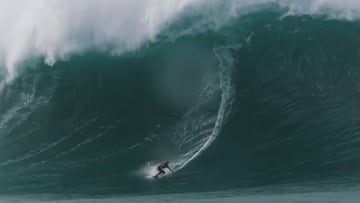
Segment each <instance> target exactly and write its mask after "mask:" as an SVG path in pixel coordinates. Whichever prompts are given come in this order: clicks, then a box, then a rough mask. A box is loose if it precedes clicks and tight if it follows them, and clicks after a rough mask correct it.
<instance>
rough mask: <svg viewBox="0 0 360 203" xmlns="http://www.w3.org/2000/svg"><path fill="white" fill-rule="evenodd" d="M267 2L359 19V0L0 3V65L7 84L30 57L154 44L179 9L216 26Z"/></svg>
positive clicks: (302, 11)
mask: <svg viewBox="0 0 360 203" xmlns="http://www.w3.org/2000/svg"><path fill="white" fill-rule="evenodd" d="M269 3H278V4H279V5H281V6H283V7H286V8H289V9H290V12H289V13H291V14H327V15H330V16H332V17H339V18H347V19H359V18H360V14H359V13H360V12H359V10H360V1H358V0H303V1H298V0H207V1H206V0H166V1H162V0H137V1H132V0H122V1H118V0H77V1H63V0H52V1H48V0H32V1H22V0H3V1H2V2H1V6H0V28H1V32H0V67H6V72H7V81H10V80H12V79H13V78H14V77H15V76H16V75H17V67H18V66H19V63H21V62H22V61H24V60H26V59H29V58H31V57H44V59H45V62H46V63H47V64H50V65H52V64H54V63H55V62H56V61H57V60H65V59H67V58H68V57H69V56H70V55H72V54H77V53H82V52H84V51H87V50H89V49H96V50H100V51H110V52H112V53H114V54H121V53H124V52H127V51H131V50H134V49H137V48H139V47H140V46H141V45H142V44H144V43H145V42H148V41H151V40H154V39H155V37H156V35H157V34H159V32H161V30H162V29H163V28H164V27H166V26H167V25H169V24H171V23H172V22H173V21H174V20H176V19H177V18H178V17H179V16H180V14H182V13H184V11H188V12H204V13H205V12H206V16H207V15H208V12H209V11H216V12H212V15H211V18H210V17H209V19H208V20H211V21H214V22H218V23H219V24H220V25H221V24H222V23H224V22H221V21H226V20H227V19H229V17H234V16H238V15H241V13H243V11H244V10H246V11H248V10H249V7H252V6H257V5H263V4H269ZM219 4H224V5H225V6H221V5H219ZM189 7H192V8H198V9H188V8H189ZM204 8H210V10H209V9H204ZM180 17H181V16H180ZM205 24H206V23H205ZM179 32H180V31H179ZM0 86H3V84H1V85H0Z"/></svg>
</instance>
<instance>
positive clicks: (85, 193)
mask: <svg viewBox="0 0 360 203" xmlns="http://www.w3.org/2000/svg"><path fill="white" fill-rule="evenodd" d="M334 2H335V1H334ZM289 4H290V5H292V4H291V3H289ZM236 5H237V4H236ZM236 5H233V4H231V3H230V1H229V2H227V3H224V4H219V3H214V4H210V5H209V6H207V7H204V8H203V9H199V7H198V5H197V4H196V5H195V6H193V7H190V9H187V10H185V11H184V12H181V13H180V14H178V15H176V17H174V18H173V19H172V21H169V22H167V24H166V25H163V26H161V29H159V31H158V33H157V34H156V35H155V37H154V38H153V39H148V40H145V41H144V42H143V43H140V44H141V46H139V47H137V48H135V49H130V50H126V51H124V50H122V51H119V50H118V49H117V48H116V47H117V46H118V44H117V42H118V41H116V40H117V39H112V38H111V39H112V40H115V41H114V44H112V45H111V46H110V45H109V46H110V48H103V47H102V46H100V47H97V46H95V47H94V44H92V45H89V47H87V46H85V48H84V47H82V46H81V47H82V48H84V50H81V51H80V52H76V53H75V52H74V53H73V52H71V53H69V54H68V55H64V57H60V58H59V59H58V60H56V62H54V63H49V59H48V57H49V56H47V55H42V54H39V55H40V56H38V54H35V56H33V55H31V56H29V57H28V58H26V59H24V60H22V61H21V63H20V62H19V65H18V66H16V67H17V68H15V69H11V68H9V67H12V66H6V63H5V65H4V67H3V68H2V69H1V70H2V72H0V73H1V75H2V77H1V78H0V80H1V81H2V83H1V84H2V85H1V92H0V98H1V99H0V149H1V151H0V152H1V153H0V194H1V195H2V196H3V197H2V198H3V199H1V198H0V201H4V202H6V201H20V202H21V201H23V202H28V201H34V202H37V201H39V200H43V201H45V202H51V201H59V202H62V201H64V202H115V201H123V202H144V201H147V202H152V201H154V202H155V201H157V202H158V201H165V202H166V201H175V202H356V201H355V200H356V199H357V198H358V196H359V195H358V190H357V189H356V188H357V187H358V185H359V178H360V176H359V169H360V164H359V163H360V162H359V161H360V151H359V147H360V139H359V138H358V137H359V135H360V128H359V127H358V126H359V124H360V123H359V118H360V111H359V108H358V105H359V104H360V91H359V87H360V82H359V81H360V80H359V77H360V69H359V67H360V60H359V53H360V49H359V46H358V44H360V43H359V42H360V38H359V37H358V36H359V34H360V24H359V22H358V21H357V20H356V15H355V16H352V17H353V18H350V17H349V16H347V17H348V18H344V16H343V15H341V14H343V13H342V12H340V11H342V10H341V9H339V10H337V9H335V10H333V7H332V6H329V5H328V6H329V9H320V10H316V12H315V13H311V12H310V13H309V12H305V11H302V10H301V9H300V10H296V12H295V11H294V10H292V7H291V6H284V5H283V4H281V3H274V2H270V3H266V4H259V5H258V4H256V5H251V6H248V7H245V8H243V7H241V6H240V8H237V7H236ZM286 5H287V4H286ZM295 5H296V4H294V5H293V6H295ZM330 5H331V4H330ZM336 5H337V4H335V6H336ZM344 5H345V4H344ZM346 5H347V4H346ZM229 8H230V10H231V8H234V9H235V8H237V9H235V11H234V12H235V13H236V15H235V14H234V15H232V16H231V17H229V16H226V15H225V14H226V13H227V12H228V9H229ZM299 8H300V7H299ZM324 8H328V7H327V6H326V7H324ZM354 9H356V8H355V7H354ZM289 11H291V12H289ZM351 11H352V10H349V11H348V14H349V15H350V14H353V13H352V12H351ZM210 14H212V15H213V18H209V15H210ZM134 26H135V25H134ZM109 29H110V28H109ZM84 32H85V31H84ZM84 32H82V34H84ZM139 32H140V31H139ZM85 33H87V32H85ZM95 33H96V32H95ZM100 33H101V32H100ZM94 35H95V36H96V34H94ZM71 36H72V35H71ZM86 36H87V35H86ZM87 37H89V36H87ZM134 37H135V36H134ZM89 38H91V37H89ZM74 39H76V40H78V39H77V38H74ZM121 39H122V38H121ZM86 40H87V38H86V37H84V41H86ZM120 42H121V40H120ZM120 42H119V43H120ZM78 43H79V44H82V43H83V41H79V42H78ZM99 43H102V41H99ZM134 43H135V42H134ZM120 44H122V43H120ZM135 44H136V43H135ZM79 46H80V45H79ZM104 46H105V45H104ZM106 46H108V45H106ZM119 46H120V45H119ZM114 47H115V48H114ZM59 49H61V48H59ZM37 50H38V49H37ZM66 50H67V49H66ZM11 53H13V52H11ZM16 53H17V52H16ZM5 58H6V57H5ZM0 59H1V57H0ZM44 61H45V62H44ZM11 70H13V71H14V70H15V72H16V74H15V75H14V76H12V74H11V72H12V71H11ZM10 76H11V77H10ZM164 160H169V161H170V166H171V167H173V168H174V169H175V170H176V172H175V173H174V174H171V175H169V176H166V177H164V178H163V179H159V180H154V179H152V178H151V177H150V178H149V177H148V176H151V175H153V174H154V173H156V169H155V167H156V166H157V164H158V163H160V162H162V161H164ZM314 185H316V186H314ZM256 188H258V189H256ZM274 188H275V189H274ZM45 194H46V195H45Z"/></svg>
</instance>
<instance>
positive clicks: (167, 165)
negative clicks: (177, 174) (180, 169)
mask: <svg viewBox="0 0 360 203" xmlns="http://www.w3.org/2000/svg"><path fill="white" fill-rule="evenodd" d="M165 168H168V169H169V170H170V171H171V172H174V171H173V170H172V169H171V168H170V167H169V161H166V162H164V163H162V164H160V165H159V166H158V167H157V170H158V171H159V172H158V173H157V174H156V175H155V176H154V177H155V178H157V177H158V176H159V175H160V174H165V171H164V169H165Z"/></svg>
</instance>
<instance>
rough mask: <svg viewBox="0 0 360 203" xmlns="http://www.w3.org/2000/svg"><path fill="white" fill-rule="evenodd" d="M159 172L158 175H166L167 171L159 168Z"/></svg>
mask: <svg viewBox="0 0 360 203" xmlns="http://www.w3.org/2000/svg"><path fill="white" fill-rule="evenodd" d="M157 170H158V171H159V173H158V174H164V173H165V171H164V170H163V169H162V168H161V167H160V166H159V167H157Z"/></svg>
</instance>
